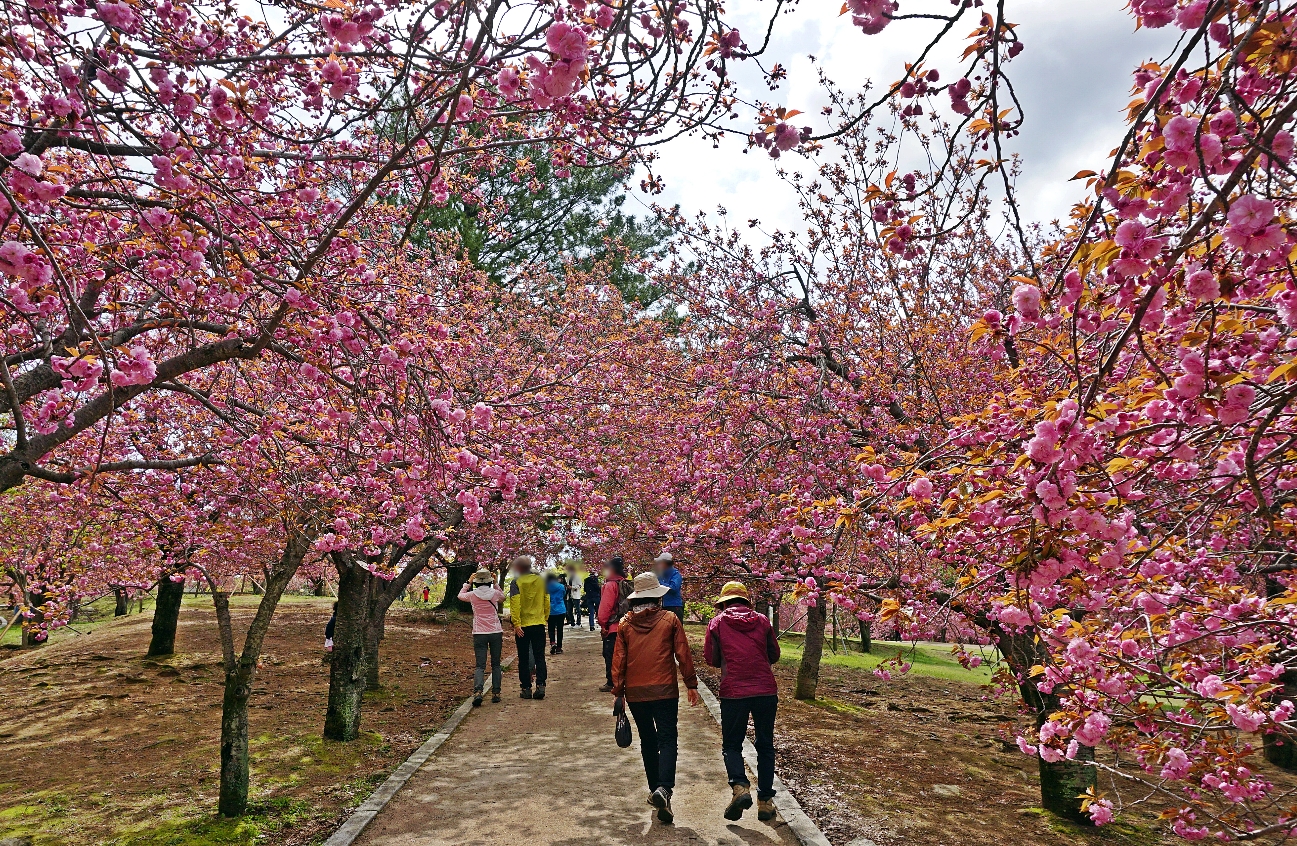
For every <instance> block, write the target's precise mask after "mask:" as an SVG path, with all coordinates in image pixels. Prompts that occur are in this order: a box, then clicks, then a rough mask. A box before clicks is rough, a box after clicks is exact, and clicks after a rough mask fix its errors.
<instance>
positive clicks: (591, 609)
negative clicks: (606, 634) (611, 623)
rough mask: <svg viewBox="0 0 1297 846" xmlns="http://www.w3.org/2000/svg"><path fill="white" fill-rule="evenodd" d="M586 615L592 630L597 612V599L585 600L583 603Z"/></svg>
mask: <svg viewBox="0 0 1297 846" xmlns="http://www.w3.org/2000/svg"><path fill="white" fill-rule="evenodd" d="M585 613H586V616H587V617H589V618H590V631H594V622H595V615H596V614H598V613H599V600H597V599H594V600H587V601H586V603H585Z"/></svg>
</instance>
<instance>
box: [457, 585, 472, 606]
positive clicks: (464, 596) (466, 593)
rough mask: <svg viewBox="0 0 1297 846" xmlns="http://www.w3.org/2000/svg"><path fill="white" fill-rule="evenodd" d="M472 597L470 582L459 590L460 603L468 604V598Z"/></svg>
mask: <svg viewBox="0 0 1297 846" xmlns="http://www.w3.org/2000/svg"><path fill="white" fill-rule="evenodd" d="M472 595H473V592H472V591H471V590H469V589H468V582H464V586H463V587H462V588H460V589H459V601H460V602H468V598H469V597H470V596H472Z"/></svg>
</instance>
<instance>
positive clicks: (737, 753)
mask: <svg viewBox="0 0 1297 846" xmlns="http://www.w3.org/2000/svg"><path fill="white" fill-rule="evenodd" d="M778 708H779V697H778V696H748V697H745V698H743V699H722V700H721V757H722V758H723V759H724V760H725V774H726V775H727V776H729V780H730V784H748V774H747V771H746V770H744V769H743V738H745V737H747V734H748V717H749V716H751V717H752V727H753V729H754V730H755V732H756V743H755V744H753V745H754V746H756V747H757V798H758V799H770V798H772V797H773V796H774V795H775V711H776V710H778Z"/></svg>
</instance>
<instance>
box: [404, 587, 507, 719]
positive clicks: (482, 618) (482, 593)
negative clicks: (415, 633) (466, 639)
mask: <svg viewBox="0 0 1297 846" xmlns="http://www.w3.org/2000/svg"><path fill="white" fill-rule="evenodd" d="M423 591H424V593H425V594H426V593H427V592H428V589H427V588H424V589H423ZM427 601H428V600H427V599H425V600H424V602H427ZM459 601H460V602H467V603H468V604H469V605H472V606H473V658H474V659H475V661H476V664H475V667H474V669H473V707H475V708H476V707H480V706H481V704H482V692H483V685H484V684H485V682H486V656H487V652H490V654H491V701H492V702H499V701H500V683H501V678H500V675H501V671H500V650H501V648H502V647H503V646H504V628H503V627H502V626H501V625H500V603H501V602H504V591H502V590H500V589H499V588H498V587H496V586H495V576H493V575H491V571H490V570H487V569H481V570H478V571H477V572H476V573H474V574H473V576H472V578H470V579H469V580H468V581H467V582H465V583H464V586H463V587H462V588H460V589H459Z"/></svg>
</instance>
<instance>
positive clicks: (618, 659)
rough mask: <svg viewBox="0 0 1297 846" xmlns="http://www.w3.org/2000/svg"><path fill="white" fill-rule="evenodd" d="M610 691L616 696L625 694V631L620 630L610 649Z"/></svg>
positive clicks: (619, 696)
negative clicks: (611, 649)
mask: <svg viewBox="0 0 1297 846" xmlns="http://www.w3.org/2000/svg"><path fill="white" fill-rule="evenodd" d="M612 692H613V695H614V696H616V697H618V698H621V697H623V696H625V695H626V632H625V631H622V630H619V631H618V632H617V642H616V644H615V645H614V646H613V651H612Z"/></svg>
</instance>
